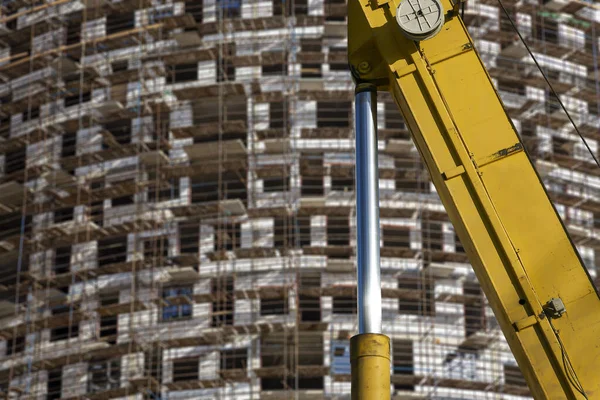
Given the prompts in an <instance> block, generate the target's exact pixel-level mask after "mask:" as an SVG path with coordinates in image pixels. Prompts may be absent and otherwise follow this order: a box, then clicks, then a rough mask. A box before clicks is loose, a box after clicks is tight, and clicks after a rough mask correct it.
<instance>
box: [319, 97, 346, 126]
mask: <svg viewBox="0 0 600 400" xmlns="http://www.w3.org/2000/svg"><path fill="white" fill-rule="evenodd" d="M351 106H352V102H350V101H319V102H317V127H318V128H330V127H333V128H348V127H350V119H351V118H350V117H351V115H352V114H351V112H350V109H351Z"/></svg>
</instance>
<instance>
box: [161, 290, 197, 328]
mask: <svg viewBox="0 0 600 400" xmlns="http://www.w3.org/2000/svg"><path fill="white" fill-rule="evenodd" d="M193 296H194V288H193V287H192V286H179V287H170V288H165V289H163V295H162V298H163V301H164V302H165V304H166V305H164V306H163V308H162V320H163V321H176V320H182V319H190V318H192V310H193V307H192V303H193Z"/></svg>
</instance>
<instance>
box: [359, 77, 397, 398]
mask: <svg viewBox="0 0 600 400" xmlns="http://www.w3.org/2000/svg"><path fill="white" fill-rule="evenodd" d="M355 103H356V108H355V118H356V121H355V124H356V125H355V128H356V129H355V131H356V174H355V176H356V231H357V234H356V236H357V240H356V253H357V268H358V290H357V292H358V333H359V334H358V335H356V336H354V337H353V338H352V340H351V342H350V359H351V364H352V400H371V399H372V400H383V399H385V400H388V399H389V398H390V341H389V338H388V337H387V336H385V335H382V334H381V313H382V312H381V274H380V265H379V167H378V162H377V88H376V87H375V86H374V85H371V84H359V85H358V86H357V87H356V96H355Z"/></svg>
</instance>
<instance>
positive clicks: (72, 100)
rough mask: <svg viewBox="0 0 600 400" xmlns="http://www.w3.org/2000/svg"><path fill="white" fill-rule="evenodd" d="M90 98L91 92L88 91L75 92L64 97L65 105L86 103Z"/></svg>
mask: <svg viewBox="0 0 600 400" xmlns="http://www.w3.org/2000/svg"><path fill="white" fill-rule="evenodd" d="M91 98H92V94H91V93H90V92H85V93H77V94H74V95H72V96H67V97H65V107H71V106H74V105H77V104H81V103H87V102H88V101H90V100H91Z"/></svg>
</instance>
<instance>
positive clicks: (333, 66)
mask: <svg viewBox="0 0 600 400" xmlns="http://www.w3.org/2000/svg"><path fill="white" fill-rule="evenodd" d="M329 70H330V71H344V72H345V71H350V69H349V68H348V64H346V63H329Z"/></svg>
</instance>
